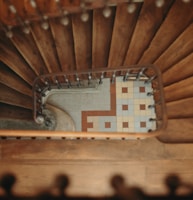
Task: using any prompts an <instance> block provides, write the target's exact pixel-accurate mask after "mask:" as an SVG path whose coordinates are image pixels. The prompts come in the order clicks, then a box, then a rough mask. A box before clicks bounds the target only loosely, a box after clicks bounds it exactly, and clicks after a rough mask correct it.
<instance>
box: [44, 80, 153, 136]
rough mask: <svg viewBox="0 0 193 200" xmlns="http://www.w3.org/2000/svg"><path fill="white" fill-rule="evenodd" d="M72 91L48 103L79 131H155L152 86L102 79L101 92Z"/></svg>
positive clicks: (61, 94) (56, 95)
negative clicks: (59, 110)
mask: <svg viewBox="0 0 193 200" xmlns="http://www.w3.org/2000/svg"><path fill="white" fill-rule="evenodd" d="M72 90H73V89H70V90H69V91H67V92H66V93H65V94H64V93H57V94H52V95H50V96H49V98H48V100H47V102H48V103H50V104H52V105H54V106H56V107H58V108H61V109H62V110H64V111H65V112H67V113H68V114H69V115H70V116H71V117H72V119H73V120H74V122H75V127H76V131H87V132H92V131H95V132H144V133H145V132H148V130H149V129H151V130H155V129H156V124H155V122H154V121H153V122H152V121H150V120H149V119H150V118H155V117H156V115H155V110H154V108H148V106H149V105H152V104H154V100H153V96H147V93H148V92H151V91H152V86H151V83H149V84H145V83H144V80H141V81H136V80H135V81H133V80H130V81H123V78H122V77H116V81H115V82H114V83H111V80H110V79H109V78H105V79H103V83H102V84H101V85H99V86H98V88H96V89H93V90H87V91H85V90H84V91H83V90H80V91H77V92H76V93H75V92H73V91H72Z"/></svg>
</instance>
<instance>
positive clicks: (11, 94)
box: [0, 83, 33, 109]
mask: <svg viewBox="0 0 193 200" xmlns="http://www.w3.org/2000/svg"><path fill="white" fill-rule="evenodd" d="M0 93H1V95H0V102H1V103H5V104H10V105H14V106H18V107H22V108H27V109H32V107H33V105H32V98H30V97H29V96H27V95H24V94H21V93H19V92H17V91H15V90H13V89H11V88H9V87H7V86H5V85H3V84H2V83H0Z"/></svg>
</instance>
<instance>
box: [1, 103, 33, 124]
mask: <svg viewBox="0 0 193 200" xmlns="http://www.w3.org/2000/svg"><path fill="white" fill-rule="evenodd" d="M0 110H1V112H0V119H17V120H33V114H32V110H29V109H26V108H21V107H17V106H12V105H8V104H4V103H0Z"/></svg>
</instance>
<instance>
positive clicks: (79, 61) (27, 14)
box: [0, 0, 193, 143]
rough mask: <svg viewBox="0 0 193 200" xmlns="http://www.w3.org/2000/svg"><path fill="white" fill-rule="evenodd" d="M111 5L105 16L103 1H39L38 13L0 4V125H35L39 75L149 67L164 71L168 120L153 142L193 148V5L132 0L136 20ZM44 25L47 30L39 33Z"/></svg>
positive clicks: (121, 5) (26, 6) (22, 5)
mask: <svg viewBox="0 0 193 200" xmlns="http://www.w3.org/2000/svg"><path fill="white" fill-rule="evenodd" d="M109 2H110V3H111V4H109V6H110V9H111V15H110V16H108V17H104V16H103V10H104V2H103V1H84V3H85V5H86V6H85V7H84V8H82V7H81V8H80V3H81V2H80V1H70V0H68V1H60V3H61V4H60V6H62V7H58V1H54V0H53V1H46V0H44V1H42V0H37V1H36V3H37V7H38V12H37V7H36V8H33V7H32V6H31V5H30V3H29V1H13V0H12V1H5V0H4V1H3V0H1V1H0V13H1V14H0V25H1V26H0V27H1V28H0V111H1V112H0V119H19V120H26V119H27V120H29V121H30V120H31V121H32V120H33V115H32V113H33V93H32V87H33V82H34V80H35V78H36V77H37V76H39V75H43V74H47V73H56V72H57V73H58V72H70V71H74V70H76V71H80V70H88V69H89V70H92V69H99V68H101V67H103V68H104V67H106V68H115V67H116V68H118V67H119V66H125V65H127V66H130V65H145V64H153V65H155V66H157V67H158V68H159V69H160V70H161V72H162V79H163V87H164V94H165V101H166V107H167V115H168V124H167V128H166V130H164V131H163V133H162V134H161V135H160V136H159V137H158V139H159V140H160V141H162V142H166V143H183V142H186V143H188V142H193V133H192V130H193V106H192V105H193V66H192V62H193V37H192V35H193V12H192V10H193V1H189V2H184V1H182V0H168V1H165V3H164V5H163V6H162V7H159V6H156V5H155V0H147V1H134V2H133V3H134V4H135V6H136V7H135V11H134V12H133V13H129V12H128V11H127V10H128V2H127V1H121V0H120V1H119V0H117V1H109ZM10 5H14V8H15V9H16V12H15V11H14V9H13V7H12V8H10ZM63 7H65V8H66V9H67V10H69V11H70V12H71V14H68V18H69V20H70V21H69V24H68V25H66V26H64V25H61V23H60V20H61V9H60V8H63ZM84 9H86V12H87V13H88V14H89V18H88V21H86V22H84V21H82V20H81V14H82V12H83V11H82V10H84ZM84 12H85V10H84ZM45 14H46V15H47V16H48V19H44V17H43V15H45ZM25 19H28V20H29V21H30V24H27V26H29V28H30V32H29V33H28V34H25V33H24V32H23V28H25V26H26V24H25V23H23V22H24V20H25ZM44 20H46V22H48V24H49V28H48V30H44V29H43V28H42V27H41V22H42V21H44ZM11 26H12V28H10V27H11ZM10 32H11V34H13V35H12V36H10ZM6 35H7V36H8V37H6Z"/></svg>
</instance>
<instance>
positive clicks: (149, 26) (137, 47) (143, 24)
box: [124, 0, 173, 65]
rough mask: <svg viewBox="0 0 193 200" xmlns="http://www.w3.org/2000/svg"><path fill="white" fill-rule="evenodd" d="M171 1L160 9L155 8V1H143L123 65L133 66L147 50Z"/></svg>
mask: <svg viewBox="0 0 193 200" xmlns="http://www.w3.org/2000/svg"><path fill="white" fill-rule="evenodd" d="M172 1H173V0H170V1H166V2H165V4H164V6H163V7H162V8H158V7H156V6H155V0H149V1H144V4H143V6H142V9H141V12H140V15H139V17H138V20H137V24H136V27H135V30H134V33H133V35H132V39H131V42H130V45H129V48H128V51H127V55H126V57H125V61H124V63H125V64H124V65H134V64H137V63H138V60H139V59H140V58H141V56H142V55H143V52H144V51H145V50H146V49H147V47H148V46H149V44H150V43H151V40H152V39H153V37H154V35H155V33H156V32H157V30H158V29H159V27H160V24H161V23H162V21H163V20H164V18H165V15H166V14H167V12H168V10H169V8H170V6H171V3H172Z"/></svg>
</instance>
